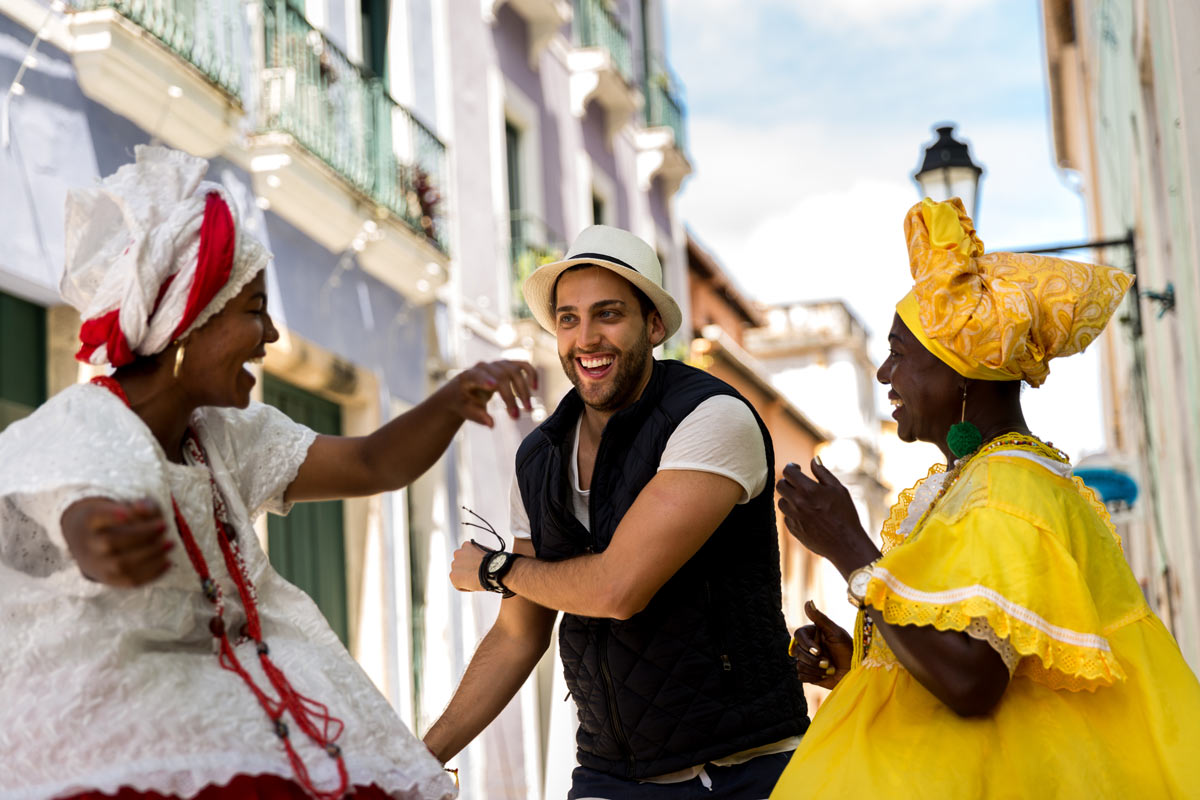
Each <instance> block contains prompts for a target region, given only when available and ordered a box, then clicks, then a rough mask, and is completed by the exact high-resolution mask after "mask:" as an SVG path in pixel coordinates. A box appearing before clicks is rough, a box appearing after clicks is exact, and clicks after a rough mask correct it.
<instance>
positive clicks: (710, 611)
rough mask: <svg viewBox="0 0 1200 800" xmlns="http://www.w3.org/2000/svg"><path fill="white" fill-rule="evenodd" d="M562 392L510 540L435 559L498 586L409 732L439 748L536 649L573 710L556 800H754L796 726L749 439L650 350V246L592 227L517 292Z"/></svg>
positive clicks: (795, 691)
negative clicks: (478, 636) (555, 650)
mask: <svg viewBox="0 0 1200 800" xmlns="http://www.w3.org/2000/svg"><path fill="white" fill-rule="evenodd" d="M523 289H524V295H525V300H526V302H527V304H528V305H529V308H530V309H531V310H532V312H533V315H534V317H535V318H536V319H537V321H538V322H539V323H540V324H541V325H542V327H544V328H545V329H546V330H548V331H551V332H552V333H554V334H555V336H556V338H557V340H558V352H559V358H560V360H561V361H562V365H563V370H564V371H565V372H566V374H567V377H568V378H569V379H570V380H571V382H572V384H573V385H574V387H575V388H574V390H573V391H571V392H569V393H568V394H567V395H566V396H565V397H564V398H563V399H562V401H561V402H560V403H559V406H558V409H557V410H556V411H555V413H554V414H553V415H552V416H551V417H550V418H549V419H547V420H546V421H545V422H544V423H542V425H540V426H539V427H538V428H537V429H536V430H535V431H533V432H532V433H531V434H530V435H529V436H528V437H526V439H525V441H524V442H523V443H522V445H521V447H520V449H519V451H518V453H517V459H516V477H515V481H514V485H513V495H512V531H513V534H514V536H515V537H516V541H515V544H514V552H512V553H508V552H503V551H497V552H492V551H485V550H483V549H481V548H480V547H478V546H477V545H475V544H473V543H467V544H465V545H463V547H461V548H460V549H459V550H458V551H457V552H456V553H455V555H454V562H453V564H452V567H451V574H450V578H451V581H452V582H453V583H454V585H455V587H456V588H458V589H460V590H462V591H480V590H487V591H494V592H499V593H501V594H503V595H504V597H505V599H504V601H503V602H502V603H501V608H500V614H499V616H498V618H497V620H496V623H495V624H494V625H493V627H492V629H491V630H490V631H489V632H488V634H487V636H485V637H484V639H483V641H482V643H481V644H480V646H479V649H478V650H477V651H476V653H475V655H474V657H473V658H472V660H471V663H470V665H469V666H468V668H467V671H466V674H465V675H464V676H463V680H462V683H461V684H460V685H459V687H458V690H457V691H456V692H455V695H454V697H453V699H452V700H451V702H450V705H449V707H448V708H447V709H446V711H445V713H444V714H443V715H442V717H441V718H440V719H439V720H438V721H437V723H435V724H434V726H433V728H432V729H430V731H429V733H428V734H427V735H426V737H425V741H426V744H427V745H428V746H429V748H430V749H431V750H432V751H433V752H434V754H435V755H436V756H437V757H438V758H439V759H441V760H443V761H445V760H446V759H448V758H450V757H451V756H453V755H454V754H455V753H457V752H458V751H459V750H461V749H462V748H463V747H464V746H466V744H467V743H468V742H469V741H470V740H471V739H472V738H474V737H475V736H476V735H477V734H478V733H479V732H480V731H482V730H483V728H484V727H485V726H486V725H487V724H488V723H489V722H491V720H492V719H493V718H495V716H496V715H497V714H498V713H499V712H500V711H501V710H502V709H503V708H504V706H505V705H506V704H507V703H508V702H509V700H510V699H511V698H512V697H513V695H514V694H515V693H516V691H517V689H519V688H520V686H521V684H522V683H523V682H524V681H525V679H526V678H527V677H528V675H529V673H530V671H531V670H532V669H533V666H534V665H535V664H536V663H537V662H538V660H539V659H540V658H541V656H542V654H543V653H544V652H545V650H546V648H547V646H548V644H549V641H550V634H551V631H552V628H553V625H554V622H555V619H556V617H557V616H558V612H559V611H562V612H564V613H563V619H562V624H561V626H560V628H559V646H560V654H561V656H562V662H563V668H564V671H565V674H566V681H567V685H568V687H569V688H570V690H571V695H572V697H574V699H575V702H576V705H577V707H578V711H579V731H578V736H577V744H578V751H577V754H578V760H579V766H578V767H576V769H575V771H574V774H573V786H572V790H571V793H570V795H569V797H570V798H621V799H622V800H625V798H642V797H645V798H668V797H683V796H688V797H690V796H692V795H693V794H695V793H697V792H700V793H704V794H708V792H710V791H711V792H712V796H719V797H723V798H763V797H766V795H767V794H769V792H770V789H771V787H772V786H773V785H774V783H775V781H776V779H777V778H778V776H779V774H780V771H781V770H782V768H783V765H784V763H785V762H786V761H787V758H788V756H787V753H789V752H790V751H791V750H793V749H794V748H795V746H796V744H797V742H798V741H799V736H800V735H801V734H802V733H803V732H804V730H805V728H806V727H807V725H808V718H807V711H806V707H805V704H804V698H803V695H802V693H801V689H800V684H799V683H798V681H797V677H796V671H795V666H794V663H793V662H792V661H791V659H790V658H789V657H788V654H787V649H788V633H787V630H786V628H785V626H784V620H783V615H782V612H781V602H780V574H779V550H778V537H777V533H776V527H775V512H774V506H773V493H772V490H771V486H770V483H769V480H768V478H769V476H771V475H773V474H774V467H773V464H772V448H771V443H770V435H769V434H768V432H767V429H766V427H765V426H764V425H763V423H762V420H761V419H759V417H758V415H757V414H756V413H755V411H754V409H753V408H752V407H751V406H750V404H749V403H748V402H747V401H746V400H745V399H744V398H742V397H741V396H740V395H739V394H738V393H737V392H736V391H735V390H734V389H733V388H732V387H730V386H729V385H728V384H726V383H724V382H722V381H720V380H718V379H716V378H714V377H712V376H711V375H709V374H707V373H705V372H702V371H700V370H696V369H693V368H691V367H688V366H686V365H684V364H681V363H679V362H677V361H657V360H655V359H654V357H653V355H652V349H653V348H654V347H655V346H657V345H659V344H661V343H662V342H663V341H664V340H665V339H666V338H667V337H669V336H670V335H671V334H673V333H675V331H676V330H678V328H679V326H680V323H681V314H680V311H679V306H678V305H677V304H676V302H675V300H674V299H673V298H672V297H671V295H670V294H668V293H667V292H666V291H665V290H664V289H663V288H662V267H661V266H660V264H659V261H658V258H657V256H656V255H655V253H654V250H653V249H652V248H651V247H650V246H649V245H647V244H646V243H645V242H643V241H642V240H640V239H638V238H637V237H635V236H633V235H632V234H630V233H628V232H626V231H622V230H618V229H616V228H610V227H606V226H603V225H594V226H592V227H590V228H587V229H586V230H584V231H583V232H582V233H581V234H580V235H579V237H578V238H577V239H576V240H575V242H574V243H573V244H572V246H571V249H570V251H569V252H568V254H567V257H566V259H565V260H563V261H559V262H556V263H553V264H547V265H545V266H543V267H541V268H540V269H538V270H537V271H536V272H534V273H533V274H532V275H531V276H530V277H529V278H528V280H526V282H525V285H524V287H523Z"/></svg>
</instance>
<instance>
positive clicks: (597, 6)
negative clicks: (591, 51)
mask: <svg viewBox="0 0 1200 800" xmlns="http://www.w3.org/2000/svg"><path fill="white" fill-rule="evenodd" d="M573 28H574V31H575V40H576V42H577V43H578V44H579V45H580V46H581V47H602V48H604V49H606V50H608V54H609V56H610V57H612V60H613V64H614V65H615V66H616V68H617V71H618V72H620V73H621V77H622V78H624V79H625V82H626V83H628V84H630V85H632V84H633V58H632V56H631V55H630V50H629V32H628V31H626V30H625V26H623V25H622V24H621V20H620V19H618V18H617V15H616V14H614V13H613V11H612V9H610V8H609V7H608V4H607V3H605V2H604V0H575V22H574V24H573Z"/></svg>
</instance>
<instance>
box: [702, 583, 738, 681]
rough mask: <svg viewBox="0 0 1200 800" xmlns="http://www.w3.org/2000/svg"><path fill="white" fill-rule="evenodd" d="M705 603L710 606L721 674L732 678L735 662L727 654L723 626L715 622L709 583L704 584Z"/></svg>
mask: <svg viewBox="0 0 1200 800" xmlns="http://www.w3.org/2000/svg"><path fill="white" fill-rule="evenodd" d="M704 601H705V603H706V604H707V605H708V629H709V630H710V631H712V633H713V640H714V641H713V643H714V644H715V645H716V646H717V652H718V654H719V656H720V659H721V672H722V673H724V674H723V675H722V677H723V678H726V679H728V678H730V677H731V675H730V673H731V672H733V662H732V661H730V660H729V653H727V652H726V647H725V637H724V636H722V635H721V626H720V625H719V624H717V623H716V622H715V621H714V620H713V614H714V612H715V608H714V607H713V599H712V586H711V585H710V584H709V582H708V581H705V582H704Z"/></svg>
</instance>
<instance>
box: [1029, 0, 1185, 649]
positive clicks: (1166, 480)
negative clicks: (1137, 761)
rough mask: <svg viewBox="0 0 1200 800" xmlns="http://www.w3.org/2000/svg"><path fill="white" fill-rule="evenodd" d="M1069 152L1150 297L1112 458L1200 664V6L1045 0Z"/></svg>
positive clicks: (1143, 574)
mask: <svg viewBox="0 0 1200 800" xmlns="http://www.w3.org/2000/svg"><path fill="white" fill-rule="evenodd" d="M1043 11H1044V16H1045V43H1046V62H1047V67H1048V71H1049V75H1048V79H1049V84H1050V99H1051V112H1052V118H1053V131H1052V135H1053V138H1054V149H1055V156H1056V158H1057V161H1058V165H1059V167H1061V168H1062V169H1063V170H1064V171H1066V172H1067V173H1068V175H1069V176H1071V177H1077V179H1078V183H1079V186H1080V190H1081V192H1082V194H1083V197H1084V200H1085V203H1086V207H1087V217H1088V224H1089V232H1090V234H1091V237H1092V238H1093V239H1120V238H1123V237H1126V236H1127V235H1129V234H1130V233H1131V234H1132V247H1120V246H1118V247H1109V248H1106V249H1104V250H1098V251H1096V252H1095V253H1093V256H1094V257H1095V258H1096V259H1097V260H1100V261H1103V262H1107V263H1110V264H1113V265H1114V266H1119V267H1124V268H1127V269H1130V270H1132V271H1133V272H1135V273H1136V275H1137V283H1136V284H1135V288H1134V289H1133V290H1131V292H1130V294H1129V297H1128V299H1127V300H1126V301H1125V304H1124V305H1123V307H1122V310H1121V311H1119V312H1118V313H1117V315H1116V318H1115V319H1114V324H1111V325H1110V326H1109V327H1108V330H1107V332H1106V335H1105V337H1104V339H1103V341H1102V342H1101V346H1102V348H1103V358H1104V364H1105V378H1104V387H1105V389H1104V392H1105V398H1104V399H1105V404H1106V415H1105V416H1106V418H1107V420H1108V431H1107V434H1108V437H1107V438H1108V448H1109V452H1108V453H1107V454H1106V455H1107V460H1108V461H1109V462H1110V463H1111V464H1113V465H1115V466H1118V467H1122V466H1123V467H1124V468H1125V469H1127V470H1128V471H1129V472H1130V473H1131V475H1132V476H1133V478H1134V479H1135V480H1136V481H1137V483H1138V485H1139V487H1140V496H1139V498H1138V499H1137V501H1136V502H1135V503H1134V505H1133V507H1132V509H1130V510H1129V511H1126V512H1123V513H1121V514H1120V515H1119V517H1118V518H1119V523H1120V524H1119V527H1120V529H1121V533H1122V534H1123V537H1124V540H1125V552H1126V555H1127V556H1128V558H1129V561H1130V564H1131V565H1132V567H1133V569H1134V572H1135V574H1136V575H1137V577H1138V578H1139V580H1140V581H1141V582H1142V586H1143V588H1144V590H1145V592H1146V595H1147V597H1148V598H1149V600H1150V602H1151V604H1152V605H1153V606H1154V608H1155V609H1156V610H1157V611H1158V613H1159V614H1160V616H1161V617H1162V618H1163V621H1164V622H1166V624H1167V625H1168V626H1169V627H1170V628H1171V630H1172V632H1173V633H1174V634H1175V636H1176V638H1177V639H1178V640H1179V644H1180V646H1181V647H1182V649H1183V652H1184V655H1185V656H1186V657H1187V659H1188V661H1189V662H1190V663H1191V665H1192V666H1193V668H1195V667H1197V666H1200V532H1198V529H1197V525H1196V520H1197V518H1200V334H1198V332H1197V331H1198V329H1197V325H1196V314H1197V311H1198V310H1200V242H1198V241H1197V237H1198V235H1200V233H1198V231H1200V205H1198V203H1200V47H1197V45H1196V36H1197V31H1200V4H1197V3H1196V2H1194V0H1107V1H1106V2H1098V1H1097V0H1044V2H1043Z"/></svg>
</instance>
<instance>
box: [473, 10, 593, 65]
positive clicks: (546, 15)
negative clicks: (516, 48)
mask: <svg viewBox="0 0 1200 800" xmlns="http://www.w3.org/2000/svg"><path fill="white" fill-rule="evenodd" d="M506 3H507V4H508V6H509V8H511V9H512V10H513V11H515V12H516V13H517V14H519V15H520V16H521V17H522V18H523V19H524V20H525V27H526V28H527V30H528V36H529V66H530V67H532V68H534V69H537V63H538V59H539V58H540V57H541V55H542V51H543V50H545V49H546V45H548V44H549V43H550V40H551V39H552V38H554V34H556V33H558V31H559V29H560V28H562V26H563V25H566V24H567V23H568V22H570V21H571V16H572V15H571V4H570V3H569V2H567V0H493V1H492V7H491V16H492V18H494V17H495V14H496V12H497V11H499V10H500V6H502V5H505V4H506ZM489 21H490V20H489Z"/></svg>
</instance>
